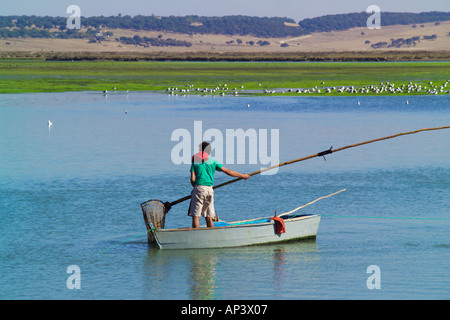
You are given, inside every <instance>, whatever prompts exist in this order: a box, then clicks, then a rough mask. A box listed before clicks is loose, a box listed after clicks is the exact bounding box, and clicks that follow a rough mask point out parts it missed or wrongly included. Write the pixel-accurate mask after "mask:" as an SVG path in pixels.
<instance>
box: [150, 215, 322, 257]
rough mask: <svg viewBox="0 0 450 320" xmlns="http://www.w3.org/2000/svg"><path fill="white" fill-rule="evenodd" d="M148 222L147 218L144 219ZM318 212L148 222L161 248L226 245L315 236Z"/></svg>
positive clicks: (317, 226)
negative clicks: (188, 224)
mask: <svg viewBox="0 0 450 320" xmlns="http://www.w3.org/2000/svg"><path fill="white" fill-rule="evenodd" d="M147 222H148V220H147ZM319 222H320V215H317V214H314V215H310V214H305V215H284V216H280V217H278V219H274V218H273V217H268V218H258V219H252V220H245V221H236V222H230V223H227V222H224V221H220V222H216V223H215V224H214V228H198V229H192V228H181V229H162V228H154V227H153V226H152V225H151V223H149V222H148V223H149V224H150V225H149V226H148V228H149V230H150V232H151V235H152V238H153V239H154V241H155V243H156V245H157V246H158V248H160V249H203V248H226V247H240V246H250V245H260V244H268V243H277V242H287V241H294V240H301V239H311V238H315V237H316V234H317V230H318V228H319Z"/></svg>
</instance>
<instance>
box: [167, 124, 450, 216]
mask: <svg viewBox="0 0 450 320" xmlns="http://www.w3.org/2000/svg"><path fill="white" fill-rule="evenodd" d="M442 129H450V126H444V127H436V128H425V129H419V130H415V131H409V132H402V133H398V134H394V135H392V136H387V137H383V138H378V139H373V140H368V141H364V142H360V143H355V144H351V145H348V146H345V147H342V148H338V149H334V150H333V149H332V148H330V149H328V150H325V151H322V152H319V153H316V154H312V155H310V156H307V157H303V158H299V159H295V160H291V161H286V162H283V163H280V164H277V165H274V166H271V167H268V168H264V169H262V170H258V171H255V172H252V173H249V175H250V176H254V175H256V174H260V173H261V172H265V171H269V170H272V169H275V168H279V167H283V166H286V165H288V164H292V163H296V162H300V161H305V160H308V159H312V158H316V157H323V156H325V155H327V154H330V153H335V152H338V151H342V150H345V149H350V148H355V147H359V146H362V145H365V144H369V143H373V142H377V141H382V140H388V139H393V138H397V137H400V136H405V135H409V134H415V133H419V132H423V131H433V130H442ZM239 180H242V178H236V179H233V180H230V181H227V182H224V183H221V184H219V185H217V186H214V187H213V189H217V188H221V187H223V186H226V185H229V184H231V183H234V182H237V181H239ZM190 198H191V196H190V195H189V196H186V197H183V198H181V199H178V200H176V201H174V202H170V203H168V206H167V205H166V207H169V208H170V207H172V206H174V205H176V204H178V203H180V202H183V201H186V200H188V199H190Z"/></svg>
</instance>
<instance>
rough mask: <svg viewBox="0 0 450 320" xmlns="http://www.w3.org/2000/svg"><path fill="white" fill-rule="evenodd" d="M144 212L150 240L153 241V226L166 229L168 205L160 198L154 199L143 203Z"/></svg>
mask: <svg viewBox="0 0 450 320" xmlns="http://www.w3.org/2000/svg"><path fill="white" fill-rule="evenodd" d="M141 208H142V213H143V214H144V221H145V225H146V226H147V230H148V231H149V232H148V240H149V242H153V241H154V239H153V236H152V233H151V232H150V230H151V228H152V227H153V228H161V229H164V224H165V222H166V207H165V206H164V203H162V202H161V201H160V200H156V199H152V200H148V201H146V202H144V203H142V204H141Z"/></svg>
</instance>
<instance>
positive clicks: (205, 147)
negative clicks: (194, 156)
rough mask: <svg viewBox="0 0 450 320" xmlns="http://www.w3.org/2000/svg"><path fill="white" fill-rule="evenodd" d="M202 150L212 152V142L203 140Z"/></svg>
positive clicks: (200, 146) (200, 147)
mask: <svg viewBox="0 0 450 320" xmlns="http://www.w3.org/2000/svg"><path fill="white" fill-rule="evenodd" d="M199 149H200V151H204V152H206V153H207V154H211V144H210V143H209V142H206V141H203V142H202V143H200V145H199Z"/></svg>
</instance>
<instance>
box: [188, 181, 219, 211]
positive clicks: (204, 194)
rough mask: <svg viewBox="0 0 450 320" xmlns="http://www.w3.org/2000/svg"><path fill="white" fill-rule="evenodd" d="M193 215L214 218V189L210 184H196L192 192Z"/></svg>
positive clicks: (190, 208) (191, 209) (191, 207)
mask: <svg viewBox="0 0 450 320" xmlns="http://www.w3.org/2000/svg"><path fill="white" fill-rule="evenodd" d="M189 215H190V216H191V217H200V216H203V217H205V218H206V217H210V218H214V217H215V216H216V213H215V211H214V189H213V187H209V186H195V187H194V190H192V193H191V205H190V206H189Z"/></svg>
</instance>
